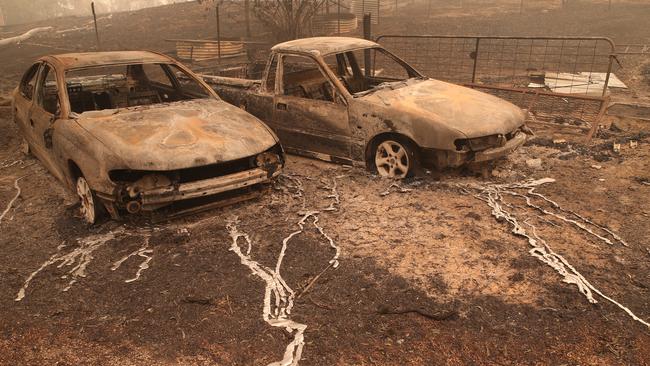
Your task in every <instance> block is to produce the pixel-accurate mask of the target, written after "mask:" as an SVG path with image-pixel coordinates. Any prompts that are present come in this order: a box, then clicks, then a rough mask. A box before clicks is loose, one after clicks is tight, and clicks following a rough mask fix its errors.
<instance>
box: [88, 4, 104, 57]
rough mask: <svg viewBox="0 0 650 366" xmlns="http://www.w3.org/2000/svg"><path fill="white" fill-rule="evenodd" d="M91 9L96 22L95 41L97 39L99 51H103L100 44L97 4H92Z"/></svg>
mask: <svg viewBox="0 0 650 366" xmlns="http://www.w3.org/2000/svg"><path fill="white" fill-rule="evenodd" d="M90 8H91V9H92V11H93V21H94V22H95V39H97V50H98V51H100V50H101V49H102V45H101V43H100V42H99V30H98V29H97V14H96V13H95V2H94V1H93V2H91V3H90Z"/></svg>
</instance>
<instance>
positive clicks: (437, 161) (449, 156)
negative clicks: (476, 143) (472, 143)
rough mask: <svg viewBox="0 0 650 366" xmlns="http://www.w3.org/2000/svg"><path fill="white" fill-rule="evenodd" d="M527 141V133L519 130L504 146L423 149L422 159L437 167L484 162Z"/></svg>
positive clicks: (499, 156) (510, 151) (513, 149)
mask: <svg viewBox="0 0 650 366" xmlns="http://www.w3.org/2000/svg"><path fill="white" fill-rule="evenodd" d="M525 142H526V134H525V133H524V132H523V131H518V132H517V133H516V134H515V136H514V137H513V138H511V139H510V140H508V141H507V142H506V143H505V144H504V145H503V146H499V147H493V148H489V149H486V150H481V151H449V150H434V149H423V150H422V160H423V163H424V164H425V165H431V166H434V167H436V168H437V169H444V168H458V167H460V166H463V165H465V164H471V163H483V162H487V161H492V160H497V159H499V158H502V157H504V156H506V155H508V154H511V153H512V152H514V151H515V150H517V149H518V148H519V147H521V145H523V144H524V143H525Z"/></svg>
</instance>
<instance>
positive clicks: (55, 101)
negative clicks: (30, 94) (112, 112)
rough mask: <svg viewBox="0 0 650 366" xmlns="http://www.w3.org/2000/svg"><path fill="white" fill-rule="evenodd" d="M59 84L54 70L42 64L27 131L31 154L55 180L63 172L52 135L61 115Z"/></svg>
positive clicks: (61, 175) (60, 176)
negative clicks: (31, 142) (33, 154)
mask: <svg viewBox="0 0 650 366" xmlns="http://www.w3.org/2000/svg"><path fill="white" fill-rule="evenodd" d="M60 98H61V97H60V95H59V84H58V80H57V75H56V71H55V69H54V68H53V67H52V66H50V65H49V64H47V63H43V64H42V66H41V70H40V72H39V74H38V79H37V81H36V91H35V93H34V98H33V102H32V105H31V108H30V113H29V129H30V134H31V135H32V141H33V142H34V144H33V145H32V148H33V152H34V153H35V154H36V155H37V156H38V158H39V159H40V160H41V161H42V162H43V164H45V165H46V167H47V168H48V170H49V171H50V172H51V173H52V174H53V175H54V176H56V177H57V178H59V179H62V178H63V174H62V173H63V172H62V170H61V167H60V165H59V164H58V163H57V159H56V157H55V155H54V149H53V146H52V135H53V134H54V128H55V127H56V123H62V122H63V121H61V120H59V116H60V115H61V110H60V109H61V104H60V100H61V99H60Z"/></svg>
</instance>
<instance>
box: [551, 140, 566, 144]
mask: <svg viewBox="0 0 650 366" xmlns="http://www.w3.org/2000/svg"><path fill="white" fill-rule="evenodd" d="M553 143H554V144H555V145H560V144H566V140H565V139H556V140H553Z"/></svg>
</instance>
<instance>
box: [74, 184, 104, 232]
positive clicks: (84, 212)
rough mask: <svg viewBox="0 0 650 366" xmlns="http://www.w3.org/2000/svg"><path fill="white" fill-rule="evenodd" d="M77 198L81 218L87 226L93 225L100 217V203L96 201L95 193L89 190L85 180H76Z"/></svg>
mask: <svg viewBox="0 0 650 366" xmlns="http://www.w3.org/2000/svg"><path fill="white" fill-rule="evenodd" d="M77 196H79V202H80V203H81V208H80V212H81V216H82V218H83V220H84V221H85V222H86V223H87V224H90V225H92V224H94V223H96V222H97V220H98V219H99V218H100V217H101V213H102V210H101V207H100V205H101V202H99V200H98V199H97V196H96V195H95V193H94V192H93V191H92V189H90V185H88V181H86V178H84V177H79V178H77Z"/></svg>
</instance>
